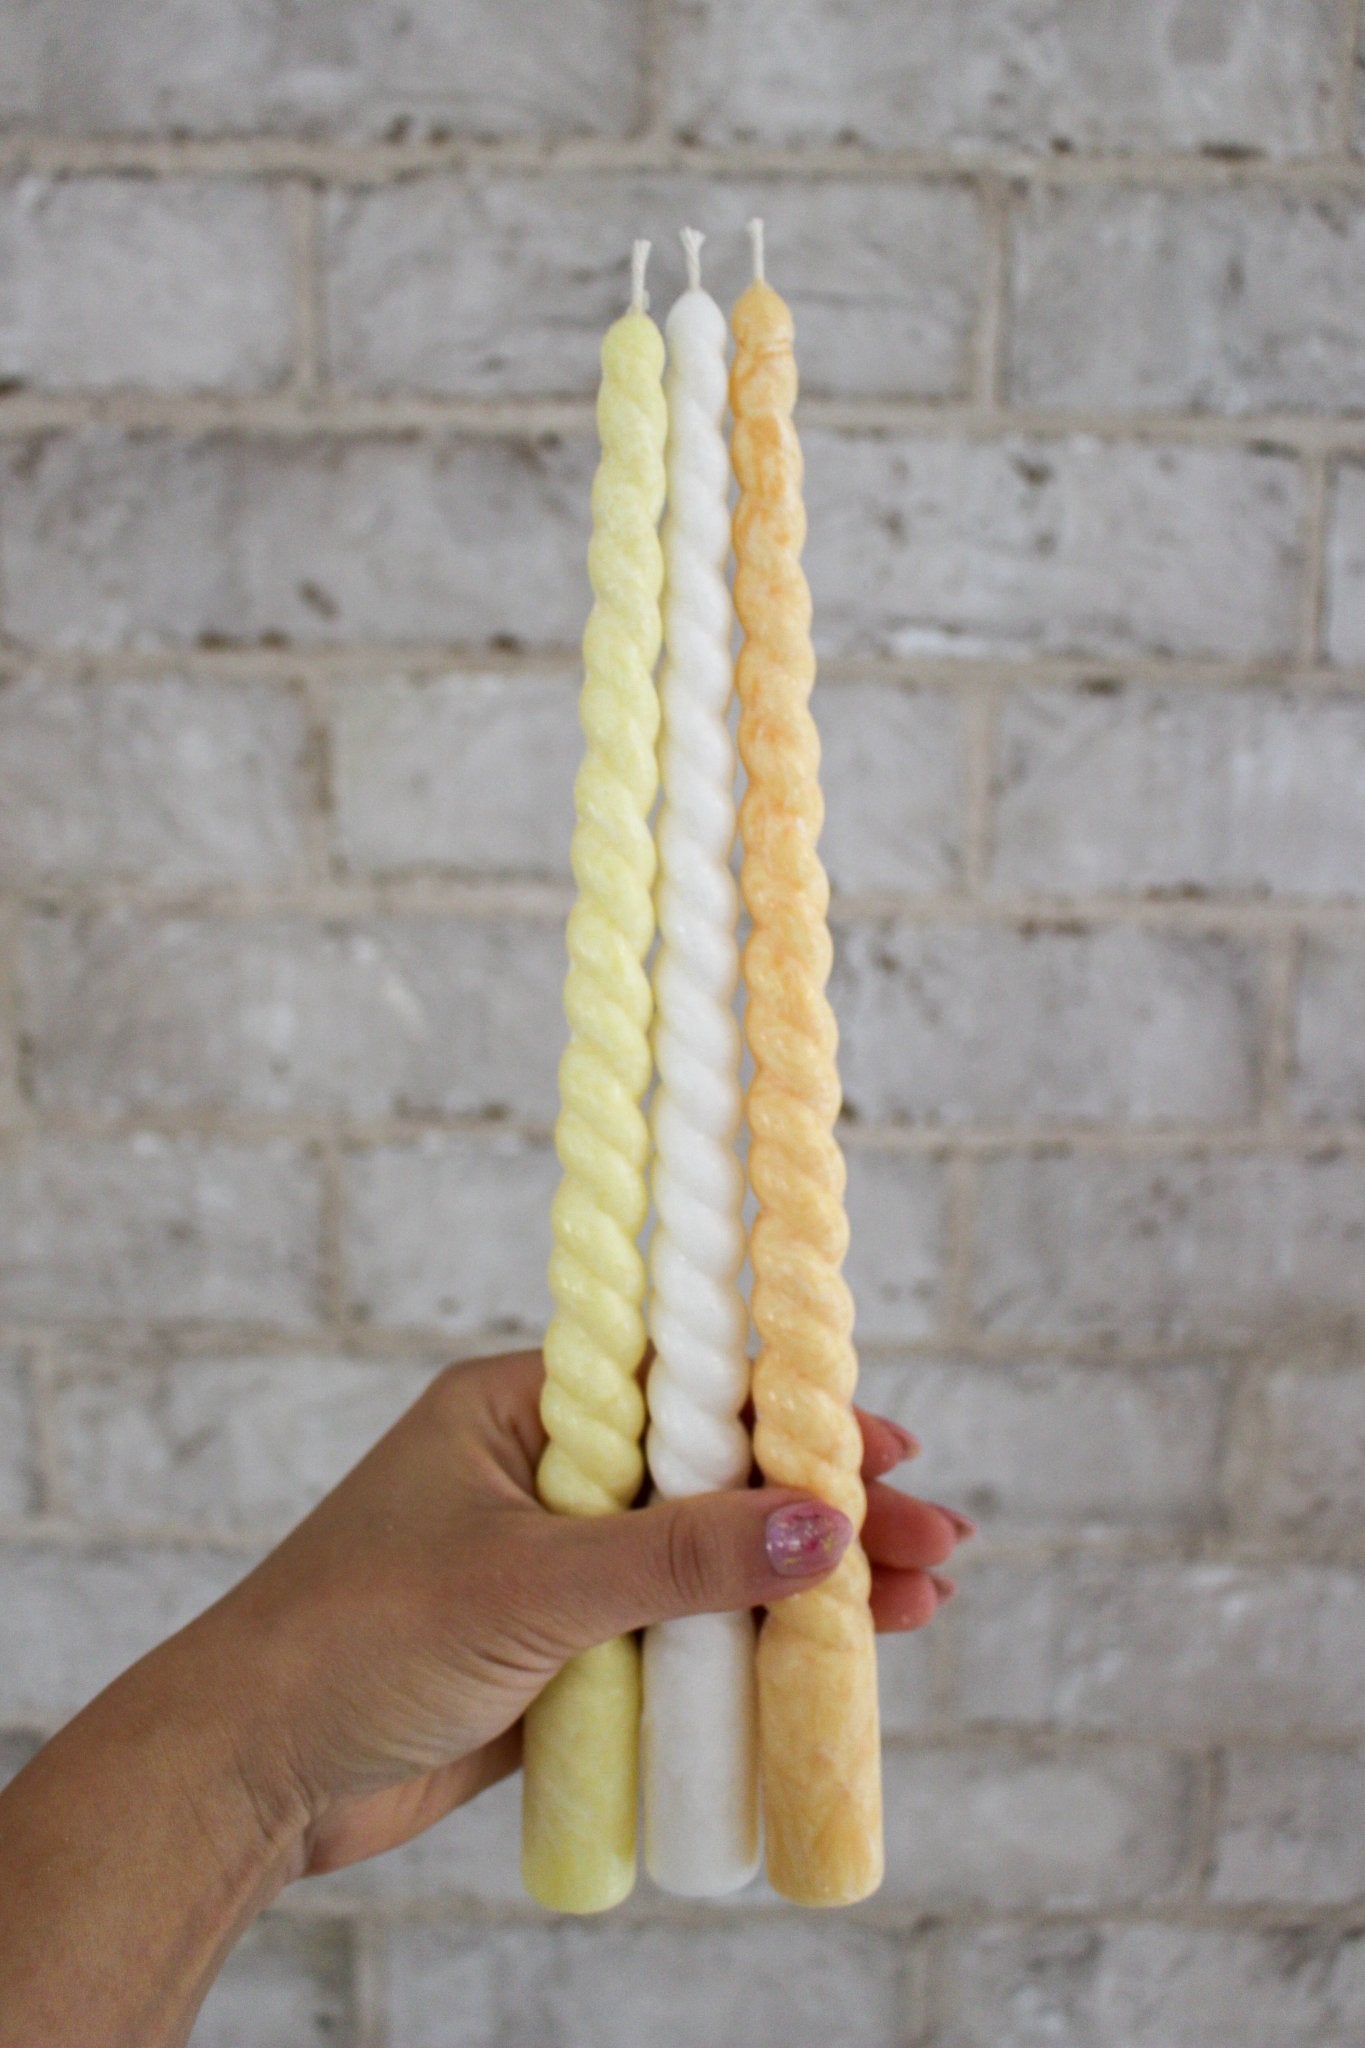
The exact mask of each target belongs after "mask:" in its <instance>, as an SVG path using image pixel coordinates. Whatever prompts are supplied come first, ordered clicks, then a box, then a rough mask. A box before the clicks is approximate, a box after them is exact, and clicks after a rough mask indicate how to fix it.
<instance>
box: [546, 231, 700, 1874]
mask: <svg viewBox="0 0 1365 2048" xmlns="http://www.w3.org/2000/svg"><path fill="white" fill-rule="evenodd" d="M648 248H649V244H648V243H647V242H644V243H637V244H636V245H635V252H634V261H633V278H634V294H633V299H632V304H631V309H630V311H629V312H628V313H626V314H625V315H624V316H623V317H622V318H621V319H619V320H618V321H616V322H615V324H614V325H613V326H612V327H610V328H609V329H608V330H607V334H606V336H605V338H604V340H603V343H602V384H601V390H600V393H599V396H598V401H597V421H598V429H599V432H600V435H601V441H602V456H601V461H600V463H599V465H598V469H597V475H596V477H595V479H594V481H593V490H592V508H593V533H592V541H591V544H590V546H589V550H588V574H589V577H590V579H591V582H592V588H593V593H594V599H595V602H594V604H593V608H592V613H591V616H590V617H589V619H588V625H587V630H586V632H585V634H584V638H583V662H584V681H583V691H582V697H581V700H580V712H581V717H582V723H583V732H584V736H585V740H586V752H585V755H584V760H583V764H582V767H581V768H580V770H579V774H578V780H577V782H576V784H575V790H574V796H575V805H576V811H577V824H576V825H575V828H574V835H573V842H572V862H573V872H574V878H575V881H576V882H577V885H578V895H577V898H576V900H575V903H574V907H573V909H572V911H571V912H570V914H569V923H568V933H567V941H568V952H569V971H568V978H567V981H566V983H565V988H564V1008H565V1013H566V1016H567V1018H568V1023H569V1030H570V1036H569V1044H568V1048H567V1050H566V1051H565V1054H564V1057H563V1060H562V1062H561V1064H560V1070H559V1089H560V1112H559V1120H558V1122H557V1124H556V1126H555V1147H556V1150H557V1151H558V1154H559V1158H560V1163H561V1165H562V1166H563V1169H564V1174H563V1179H562V1180H561V1182H560V1185H559V1189H558V1192H557V1193H556V1195H555V1199H554V1206H553V1210H552V1223H553V1228H554V1240H555V1242H554V1250H553V1253H552V1255H551V1259H550V1291H551V1294H552V1296H553V1298H554V1303H555V1310H554V1315H553V1317H552V1318H551V1322H550V1326H549V1329H548V1330H547V1332H546V1336H545V1390H544V1394H543V1396H542V1400H541V1415H542V1419H543V1420H544V1423H545V1428H546V1431H547V1433H548V1435H549V1439H550V1441H549V1445H548V1447H547V1449H546V1451H545V1454H544V1457H543V1458H542V1459H541V1463H540V1469H539V1472H538V1474H537V1486H538V1489H539V1493H540V1497H541V1499H542V1500H543V1501H544V1502H545V1504H546V1506H547V1507H551V1508H556V1509H558V1510H559V1511H560V1512H561V1513H564V1514H575V1515H601V1514H611V1513H613V1512H618V1511H620V1510H621V1509H624V1508H627V1507H628V1506H629V1505H630V1503H631V1501H632V1500H633V1499H634V1497H635V1494H636V1492H637V1490H638V1488H639V1485H640V1481H641V1478H642V1476H643V1458H642V1455H641V1450H640V1435H641V1431H642V1428H643V1425H644V1397H643V1395H642V1393H641V1391H640V1386H639V1382H638V1379H637V1373H638V1370H639V1365H640V1360H641V1358H642V1356H643V1354H644V1345H645V1328H644V1319H643V1314H642V1305H643V1301H644V1292H645V1270H644V1262H643V1259H642V1258H641V1255H640V1252H639V1250H638V1247H637V1242H636V1240H637V1238H638V1236H639V1233H640V1229H641V1227H642V1225H643V1223H644V1220H645V1211H646V1206H647V1198H646V1189H645V1162H646V1154H647V1151H648V1131H647V1128H646V1125H645V1119H644V1115H643V1112H642V1110H641V1108H640V1104H641V1101H642V1099H643V1097H644V1094H645V1091H646V1089H647V1087H648V1085H649V1078H650V1072H651V1057H650V1044H649V1026H650V1016H651V1011H652V998H651V992H650V985H649V979H648V976H647V975H646V973H645V968H644V959H645V955H646V953H647V952H648V950H649V946H650V942H651V940H652V939H653V936H654V901H653V893H652V892H653V883H654V866H655V857H654V842H653V839H652V837H651V835H650V830H649V824H648V818H649V811H650V806H651V805H652V803H653V801H654V796H655V792H656V789H657V786H658V767H657V762H656V758H655V744H656V740H657V737H658V726H659V707H658V697H657V695H656V692H655V687H654V681H653V671H654V663H655V660H656V658H657V656H658V652H659V642H660V636H661V622H660V615H659V593H660V586H661V583H662V578H663V558H662V554H661V552H660V547H659V538H658V533H657V531H656V529H657V525H658V520H659V514H660V511H661V510H662V507H663V497H664V436H665V429H666V413H665V404H664V394H663V385H662V381H661V379H662V372H663V358H664V349H663V338H662V336H661V335H660V333H659V330H658V328H657V327H656V326H655V324H654V322H653V321H652V320H651V319H649V317H648V315H647V313H646V310H645V306H646V301H645V294H644V259H645V255H646V253H647V251H648ZM639 1713H640V1669H639V1652H638V1649H637V1646H636V1643H635V1640H634V1638H633V1637H619V1638H617V1639H616V1640H615V1641H614V1642H609V1643H603V1644H601V1645H600V1646H599V1647H598V1648H597V1649H594V1650H589V1651H588V1652H587V1653H586V1654H585V1655H583V1656H581V1657H576V1658H574V1659H573V1661H572V1662H571V1663H569V1664H567V1665H566V1666H565V1667H564V1669H563V1671H561V1672H560V1673H559V1675H558V1676H557V1677H556V1678H555V1679H553V1680H552V1681H551V1683H550V1684H549V1685H548V1686H547V1687H546V1689H545V1691H544V1692H543V1693H542V1694H541V1695H540V1697H539V1699H538V1700H536V1701H535V1702H534V1704H533V1705H532V1707H531V1709H530V1711H529V1712H528V1714H527V1716H526V1731H525V1752H524V1761H525V1792H524V1805H523V1828H522V1874H523V1877H524V1879H525V1883H526V1888H527V1890H528V1891H529V1892H530V1893H531V1894H532V1896H533V1897H534V1898H536V1899H537V1900H539V1902H540V1903H541V1904H542V1905H545V1906H551V1907H555V1908H557V1909H558V1910H559V1911H561V1912H570V1913H592V1912H601V1911H603V1910H605V1908H607V1907H608V1906H613V1905H615V1904H616V1903H617V1902H618V1900H620V1899H622V1898H624V1897H625V1896H626V1894H627V1893H628V1892H629V1891H630V1889H631V1887H632V1885H633V1884H634V1882H635V1819H636V1798H637V1787H638V1744H639Z"/></svg>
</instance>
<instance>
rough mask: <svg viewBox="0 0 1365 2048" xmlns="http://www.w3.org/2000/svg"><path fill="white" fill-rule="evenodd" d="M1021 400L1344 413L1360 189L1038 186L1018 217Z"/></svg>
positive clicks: (1362, 279)
mask: <svg viewBox="0 0 1365 2048" xmlns="http://www.w3.org/2000/svg"><path fill="white" fill-rule="evenodd" d="M1011 279H1012V296H1013V307H1012V320H1011V326H1010V344H1009V347H1010V359H1009V371H1008V386H1009V391H1010V395H1011V396H1012V397H1013V398H1014V399H1015V400H1017V401H1018V402H1020V403H1023V404H1026V405H1040V406H1058V407H1063V408H1085V407H1096V408H1100V409H1112V410H1117V411H1123V412H1127V411H1144V410H1147V411H1156V412H1176V411H1185V410H1194V411H1198V412H1233V413H1236V412H1254V411H1256V410H1258V409H1266V410H1269V409H1273V408H1275V407H1286V408H1297V409H1303V410H1306V411H1309V412H1332V411H1342V412H1350V411H1355V410H1358V409H1359V408H1360V406H1361V404H1362V402H1365V315H1362V312H1361V306H1362V303H1363V302H1365V212H1362V210H1361V207H1360V204H1359V202H1358V200H1357V198H1356V197H1355V195H1349V196H1348V195H1344V194H1343V195H1335V194H1330V195H1326V196H1315V197H1313V198H1306V197H1300V196H1299V195H1297V194H1291V193H1276V192H1272V191H1268V190H1256V189H1254V188H1252V189H1239V190H1237V191H1223V192H1180V191H1172V190H1160V191H1140V190H1134V189H1132V188H1131V187H1120V188H1118V189H1115V190H1101V189H1098V188H1089V189H1077V190H1073V191H1067V190H1065V189H1060V188H1057V187H1048V186H1043V187H1039V188H1037V189H1035V190H1034V191H1033V192H1032V193H1031V194H1030V195H1029V197H1028V201H1027V203H1026V205H1025V206H1024V207H1023V209H1022V210H1021V211H1020V212H1019V213H1018V214H1017V216H1016V221H1015V231H1014V241H1013V251H1012V262H1011Z"/></svg>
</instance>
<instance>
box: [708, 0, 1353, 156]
mask: <svg viewBox="0 0 1365 2048" xmlns="http://www.w3.org/2000/svg"><path fill="white" fill-rule="evenodd" d="M673 17H674V43H673V49H674V66H673V71H672V75H671V93H670V105H671V110H672V112H673V114H674V117H675V119H677V120H678V121H679V122H681V123H682V124H683V125H684V126H685V127H687V128H688V129H694V130H696V131H697V132H698V133H700V134H701V135H703V136H704V137H705V138H706V139H707V140H713V141H721V142H724V141H732V140H733V141H743V140H747V139H748V138H749V137H750V136H756V137H758V138H759V139H760V140H762V141H765V142H787V141H793V142H817V141H818V142H824V141H831V142H842V141H844V140H846V139H847V140H857V141H859V142H866V143H869V144H871V145H872V146H873V147H882V148H899V147H904V146H905V145H906V144H907V143H910V144H917V145H919V146H924V145H933V144H936V143H937V144H942V145H945V146H947V147H949V148H953V147H958V148H967V147H981V146H983V145H990V144H1014V145H1018V146H1022V147H1024V148H1033V149H1037V150H1039V151H1047V150H1049V149H1068V150H1070V149H1086V150H1107V149H1118V150H1122V149H1152V148H1156V149H1160V148H1163V147H1165V148H1169V149H1177V150H1188V149H1199V148H1201V147H1203V148H1213V147H1223V148H1226V147H1234V148H1249V149H1253V150H1257V151H1260V150H1265V151H1267V152H1269V153H1270V154H1272V155H1280V154H1284V155H1290V154H1297V153H1298V152H1299V151H1301V150H1307V149H1311V148H1312V146H1313V145H1314V143H1316V142H1318V141H1320V140H1322V139H1324V138H1325V135H1326V132H1327V124H1326V119H1325V116H1326V114H1327V108H1328V102H1329V99H1330V95H1331V89H1332V88H1331V79H1332V69H1333V57H1334V55H1335V40H1334V39H1335V33H1336V31H1335V24H1334V16H1333V13H1332V10H1331V8H1330V7H1328V6H1326V5H1324V4H1321V0H1319V4H1316V5H1307V6H1295V5H1293V4H1292V0H1259V4H1257V5H1255V6H1241V5H1239V4H1238V0H1194V4H1192V5H1191V4H1187V0H1186V4H1179V0H1154V4H1152V5H1150V6H1146V7H1143V8H1141V9H1133V8H1129V7H1126V6H1124V5H1123V4H1122V0H1098V4H1094V5H1090V6H1086V7H1074V8H1071V7H1068V8H1066V9H1065V10H1058V9H1055V8H1051V7H1046V6H1043V5H1040V4H1039V0H967V4H965V5H963V6H960V7H957V8H954V9H953V11H952V13H951V14H944V13H940V12H939V11H938V10H928V11H925V12H923V13H921V12H919V11H918V10H915V11H914V12H911V11H908V10H906V9H904V8H900V7H896V6H894V5H893V4H891V0H854V4H852V5H847V4H840V0H809V4H806V5H803V6H802V7H801V8H800V9H799V10H797V9H793V8H790V7H788V6H784V5H782V4H781V0H742V4H740V5H738V6H736V5H725V4H724V0H683V4H681V5H679V6H678V7H676V8H675V9H674V10H673Z"/></svg>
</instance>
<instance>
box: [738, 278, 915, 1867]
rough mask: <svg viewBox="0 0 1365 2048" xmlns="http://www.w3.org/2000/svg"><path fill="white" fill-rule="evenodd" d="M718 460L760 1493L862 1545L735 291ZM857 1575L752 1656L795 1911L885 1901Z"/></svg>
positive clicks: (802, 610) (778, 455)
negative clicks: (729, 528) (744, 999)
mask: <svg viewBox="0 0 1365 2048" xmlns="http://www.w3.org/2000/svg"><path fill="white" fill-rule="evenodd" d="M732 325H733V329H734V336H735V361H734V366H733V369H732V372H731V379H730V402H731V406H732V409H733V412H734V432H733V437H732V443H731V450H732V458H733V462H734V469H735V475H736V477H737V478H738V481H739V486H740V497H739V503H738V505H737V507H736V511H735V521H734V545H735V560H736V569H735V608H736V610H737V612H738V614H739V618H740V623H741V625H742V627H743V629H744V644H743V647H742V649H741V652H740V656H739V662H738V667H737V671H736V682H737V685H738V690H739V698H740V706H741V710H740V723H739V749H740V753H741V755H742V757H743V760H744V765H745V767H746V768H747V770H748V774H749V786H748V790H747V792H746V794H745V797H744V801H743V804H742V806H741V811H740V830H741V835H742V839H743V847H744V858H743V867H742V871H741V887H742V889H743V893H744V900H745V902H746V904H747V905H748V908H749V911H750V913H751V916H752V919H753V932H752V936H751V937H750V939H749V942H748V944H747V946H746V948H745V954H744V979H745V985H746V989H747V995H748V1004H747V1012H746V1031H747V1035H748V1039H749V1044H750V1048H751V1050H752V1052H753V1057H754V1068H755V1071H754V1078H753V1081H752V1083H751V1085H750V1089H749V1097H748V1117H749V1126H750V1133H751V1142H750V1152H749V1175H750V1180H751V1182H752V1185H753V1188H754V1192H755V1194H756V1196H757V1198H758V1205H759V1214H758V1218H757V1221H756V1223H755V1225H754V1228H753V1232H752V1235H751V1238H750V1248H749V1249H750V1257H751V1260H752V1262H753V1275H754V1283H753V1296H752V1310H753V1318H754V1322H755V1324H756V1325H757V1328H758V1334H759V1351H758V1357H757V1360H756V1362H755V1366H754V1381H753V1396H754V1409H755V1417H756V1421H755V1431H754V1449H755V1453H756V1455H757V1458H758V1462H759V1465H760V1466H761V1468H762V1470H763V1473H764V1475H765V1477H766V1478H767V1479H769V1480H771V1481H773V1482H775V1483H780V1484H783V1485H789V1486H802V1487H808V1488H810V1489H811V1490H812V1491H813V1492H814V1493H817V1494H819V1495H820V1496H821V1497H822V1498H823V1499H825V1500H827V1501H830V1502H831V1503H832V1504H833V1505H834V1506H836V1507H838V1508H841V1509H842V1510H843V1512H844V1513H845V1514H846V1515H848V1516H849V1518H850V1519H851V1521H852V1522H853V1524H854V1526H855V1528H861V1527H862V1522H863V1517H864V1514H865V1511H866V1499H865V1495H864V1492H863V1485H862V1481H861V1479H860V1477H859V1466H860V1463H861V1440H860V1436H859V1431H858V1425H857V1422H856V1419H855V1417H854V1415H853V1413H852V1409H851V1402H852V1397H853V1390H854V1383H855V1380H856V1378H857V1359H856V1355H855V1352H854V1349H853V1302H852V1297H851V1296H850V1294H849V1290H848V1287H847V1285H846V1283H845V1281H844V1279H843V1275H842V1271H841V1268H842V1263H843V1258H844V1253H845V1251H846V1249H847V1244H848V1223H847V1218H846V1215H845V1211H844V1199H843V1198H844V1185H845V1174H844V1163H843V1158H842V1155H841V1153H840V1150H839V1147H838V1144H837V1142H836V1140H835V1137H834V1133H833V1126H834V1122H835V1118H836V1117H837V1115H838V1112H839V1101H840V1094H839V1077H838V1068H837V1060H836V1053H837V1043H838V1035H837V1031H836V1027H835V1022H834V1015H833V1012H832V1011H831V1009H830V1006H829V1003H828V1001H827V999H826V996H825V992H824V991H825V984H826V981H827V980H828V977H829V969H830V961H831V945H830V936H829V927H828V916H827V913H828V904H829V885H828V882H827V880H826V877H825V872H824V869H823V867H822V866H821V863H820V858H819V854H818V852H817V850H816V845H817V840H818V838H819V832H820V826H821V822H822V818H823V805H822V801H821V796H820V784H819V768H820V747H819V740H818V737H817V734H816V730H815V724H814V721H813V719H812V717H811V714H810V709H809V698H810V692H811V688H812V685H813V683H814V680H815V657H814V653H813V651H812V647H811V641H810V592H809V589H808V588H807V585H806V580H805V577H804V575H803V573H802V570H801V563H800V556H801V547H802V543H803V542H804V539H805V532H806V519H805V510H804V507H803V504H802V498H801V476H802V469H801V450H800V447H799V444H798V442H797V439H796V433H795V430H794V428H793V425H792V419H791V413H792V407H793V405H794V403H795V399H796V363H795V357H794V355H793V350H792V320H791V314H790V312H789V311H788V309H787V307H786V305H785V304H784V302H783V301H782V299H780V298H779V297H778V295H777V293H776V292H774V291H772V290H771V289H770V288H769V287H768V286H767V285H766V284H764V283H762V282H758V283H755V284H753V285H751V286H750V288H749V289H748V291H746V292H745V293H744V295H743V297H742V298H741V299H740V300H739V302H738V304H737V305H736V306H735V308H734V312H733V315H732ZM869 1586H870V1575H869V1571H868V1565H867V1559H866V1557H865V1556H864V1554H863V1551H862V1549H861V1547H860V1545H858V1544H857V1543H855V1544H853V1545H852V1546H851V1547H850V1548H849V1550H848V1551H847V1552H846V1553H845V1555H844V1557H843V1559H842V1560H841V1562H840V1564H839V1565H838V1567H837V1569H836V1570H835V1571H834V1572H833V1573H832V1574H831V1576H830V1577H829V1578H828V1579H827V1580H825V1581H824V1583H823V1584H821V1585H820V1586H818V1587H814V1588H812V1589H810V1590H809V1591H806V1592H803V1593H797V1594H795V1595H793V1597H792V1598H790V1599H788V1600H783V1601H780V1602H778V1603H777V1604H776V1605H775V1606H774V1607H773V1608H772V1609H771V1610H770V1611H769V1613H768V1616H767V1618H766V1620H765V1621H764V1623H763V1627H762V1630H761V1632H760V1636H759V1649H758V1697H759V1756H760V1770H761V1777H762V1796H763V1817H764V1827H765V1833H766V1838H767V1867H768V1877H769V1880H770V1882H771V1883H772V1884H773V1886H774V1887H775V1888H776V1890H778V1891H779V1892H781V1893H782V1894H783V1896H784V1897H786V1898H789V1899H792V1900H795V1901H797V1902H798V1903H800V1904H803V1905H812V1906H818V1905H831V1906H833V1905H848V1904H852V1903H853V1902H854V1901H855V1900H858V1899H862V1898H866V1897H867V1896H868V1894H869V1893H871V1892H873V1891H875V1890H876V1888H877V1886H878V1884H879V1883H880V1882H881V1877H882V1867H883V1853H882V1816H881V1755H880V1736H879V1729H878V1717H877V1665H876V1647H875V1641H874V1637H873V1629H872V1618H871V1614H870V1611H869V1608H868V1593H869Z"/></svg>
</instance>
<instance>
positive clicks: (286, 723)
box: [0, 675, 306, 887]
mask: <svg viewBox="0 0 1365 2048" xmlns="http://www.w3.org/2000/svg"><path fill="white" fill-rule="evenodd" d="M305 744H306V732H305V727H304V719H303V712H302V708H301V706H300V704H299V702H298V699H297V698H296V696H295V695H294V693H293V692H292V691H289V690H283V689H279V688H277V687H276V686H274V685H273V684H268V683H232V684H227V685H214V684H211V683H194V682H188V681H184V680H182V679H180V678H179V677H166V678H158V679H156V680H154V681H146V682H108V683H99V684H91V685H84V684H74V685H68V684H63V683H46V682H44V681H43V680H42V679H41V678H39V677H38V676H35V675H26V676H23V677H18V678H16V679H15V680H14V681H12V682H8V683H6V682H0V877H3V878H4V880H5V881H6V882H8V883H10V884H11V885H18V886H20V887H22V886H24V885H25V884H31V883H34V882H50V881H57V882H115V881H142V882H147V883H151V884H154V885H159V886H162V887H172V886H177V885H185V884H190V883H196V882H269V881H281V880H284V879H285V878H286V877H288V876H289V875H291V874H293V873H295V872H296V871H297V869H298V866H299V862H300V859H301V843H302V828H301V819H300V808H301V792H302V782H301V774H302V764H303V757H304V749H305Z"/></svg>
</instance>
